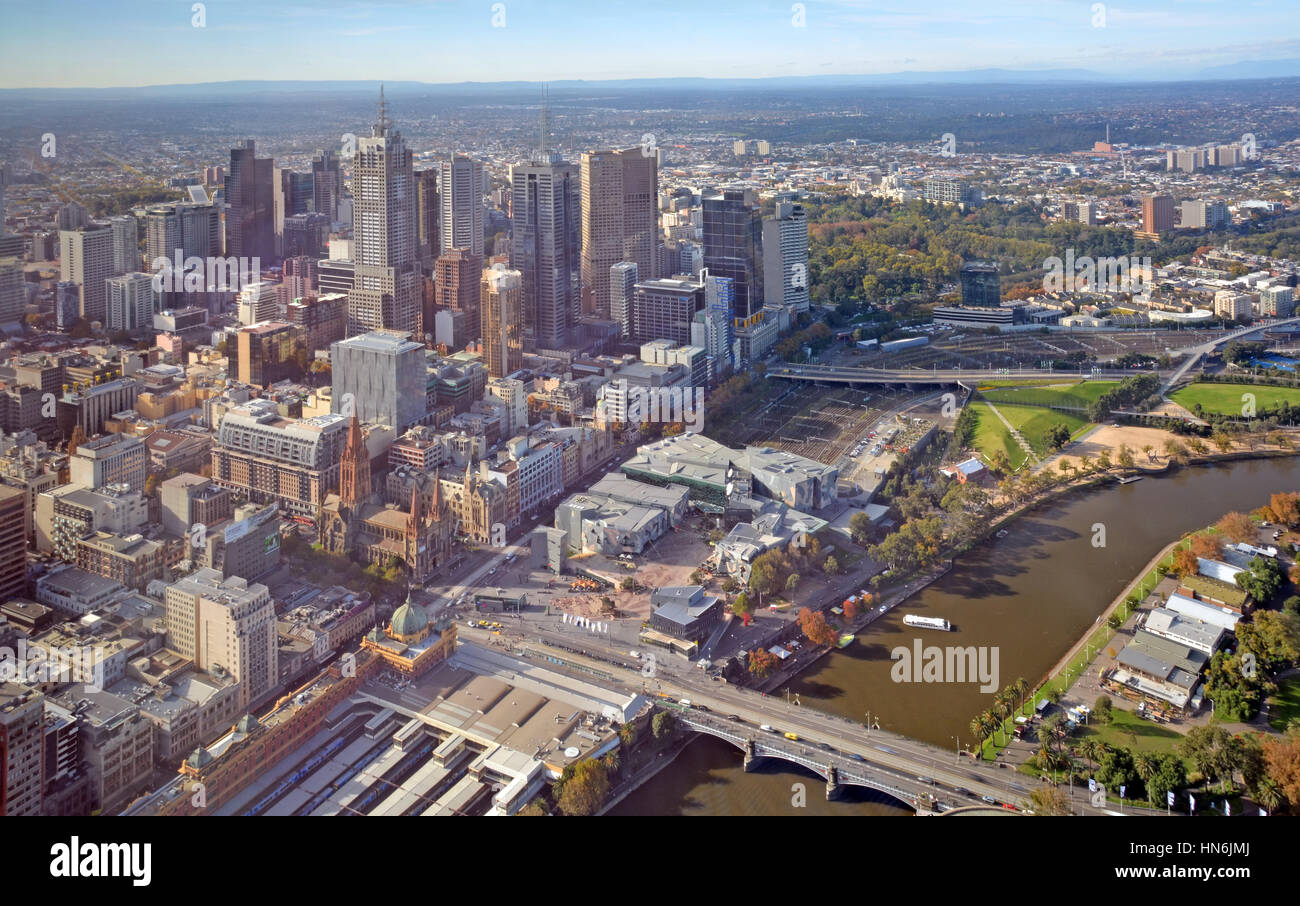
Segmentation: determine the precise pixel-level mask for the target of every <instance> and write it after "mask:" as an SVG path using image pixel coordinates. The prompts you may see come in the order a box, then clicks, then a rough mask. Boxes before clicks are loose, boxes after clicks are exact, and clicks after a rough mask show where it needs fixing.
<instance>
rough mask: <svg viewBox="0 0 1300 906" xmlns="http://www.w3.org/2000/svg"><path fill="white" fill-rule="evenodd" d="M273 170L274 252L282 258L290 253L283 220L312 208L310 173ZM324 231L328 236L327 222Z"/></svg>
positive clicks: (277, 168)
mask: <svg viewBox="0 0 1300 906" xmlns="http://www.w3.org/2000/svg"><path fill="white" fill-rule="evenodd" d="M274 172H275V176H274V179H273V180H272V186H271V188H272V191H271V201H272V209H273V211H274V215H273V222H274V231H275V254H276V256H277V257H280V258H283V257H284V256H285V255H289V254H292V253H291V252H290V251H289V250H288V249H287V248H286V247H285V240H284V222H285V220H287V219H288V218H290V217H293V216H294V215H296V214H306V213H308V212H309V211H311V209H312V203H313V193H312V175H311V174H310V173H295V172H293V171H292V170H284V169H281V168H280V167H276V168H275V171H274ZM325 233H326V235H327V236H328V234H329V224H328V223H327V224H326V225H325Z"/></svg>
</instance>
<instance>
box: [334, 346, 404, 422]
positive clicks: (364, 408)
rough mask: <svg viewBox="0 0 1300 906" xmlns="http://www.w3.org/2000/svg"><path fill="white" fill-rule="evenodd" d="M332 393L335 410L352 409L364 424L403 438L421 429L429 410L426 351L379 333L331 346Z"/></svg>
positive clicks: (344, 412) (345, 413)
mask: <svg viewBox="0 0 1300 906" xmlns="http://www.w3.org/2000/svg"><path fill="white" fill-rule="evenodd" d="M330 371H331V374H332V376H333V392H332V394H331V397H330V408H331V410H332V411H334V412H343V414H344V415H347V414H349V412H346V411H344V407H345V406H346V405H347V404H348V403H351V406H352V408H351V412H355V413H356V415H357V417H358V418H360V419H361V420H362V421H365V422H371V423H374V424H380V425H388V426H390V427H392V428H393V429H395V430H396V431H397V433H398V434H402V433H403V432H405V431H406V429H407V428H409V427H411V426H412V425H415V424H419V423H420V422H422V421H423V420H424V417H425V415H426V414H427V412H426V409H425V386H426V383H427V378H426V369H425V365H424V346H423V345H421V344H420V343H416V342H414V341H412V340H411V336H410V334H408V333H405V332H399V331H392V330H376V331H372V332H370V333H363V334H360V335H359V336H355V337H351V338H349V339H346V340H340V341H339V342H337V343H335V344H333V345H332V346H330Z"/></svg>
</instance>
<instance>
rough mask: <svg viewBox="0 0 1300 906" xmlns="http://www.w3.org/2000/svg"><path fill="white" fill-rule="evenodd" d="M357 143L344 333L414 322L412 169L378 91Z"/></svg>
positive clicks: (410, 326) (416, 273)
mask: <svg viewBox="0 0 1300 906" xmlns="http://www.w3.org/2000/svg"><path fill="white" fill-rule="evenodd" d="M370 131H371V134H370V136H369V137H367V138H362V139H361V140H360V141H359V142H358V143H357V145H358V147H357V156H356V158H355V160H354V161H353V166H352V258H353V262H354V264H355V266H356V271H355V276H354V278H353V282H352V291H351V292H350V293H349V294H348V335H349V336H351V335H353V334H357V333H364V332H366V331H369V330H378V329H380V328H391V329H393V330H405V331H408V332H412V333H413V332H415V331H416V330H418V329H419V324H420V259H419V254H418V251H417V249H416V243H415V173H414V170H413V168H412V157H411V151H410V149H408V148H407V147H406V142H405V141H404V140H403V139H402V134H401V133H400V132H398V131H397V129H395V128H394V127H393V124H392V121H391V120H389V119H388V105H387V104H386V103H385V101H384V91H383V88H382V87H381V88H380V90H379V119H378V121H377V122H375V123H374V125H373V126H372V127H371V130H370Z"/></svg>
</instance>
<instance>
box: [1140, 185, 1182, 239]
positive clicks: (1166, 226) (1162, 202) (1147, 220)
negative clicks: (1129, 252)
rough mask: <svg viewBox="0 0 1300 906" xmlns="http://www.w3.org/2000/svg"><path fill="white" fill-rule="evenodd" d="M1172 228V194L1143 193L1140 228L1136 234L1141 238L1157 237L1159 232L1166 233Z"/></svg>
mask: <svg viewBox="0 0 1300 906" xmlns="http://www.w3.org/2000/svg"><path fill="white" fill-rule="evenodd" d="M1173 228H1174V198H1173V196H1172V195H1144V196H1143V197H1142V229H1141V231H1140V232H1138V233H1137V234H1136V235H1137V236H1138V237H1140V238H1143V239H1159V238H1160V234H1161V233H1167V232H1169V231H1170V230H1172V229H1173Z"/></svg>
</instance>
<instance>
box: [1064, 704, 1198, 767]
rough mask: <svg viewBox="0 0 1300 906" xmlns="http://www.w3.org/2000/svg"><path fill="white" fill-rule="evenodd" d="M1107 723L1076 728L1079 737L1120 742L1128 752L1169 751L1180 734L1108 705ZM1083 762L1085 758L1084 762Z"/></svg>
mask: <svg viewBox="0 0 1300 906" xmlns="http://www.w3.org/2000/svg"><path fill="white" fill-rule="evenodd" d="M1110 713H1111V720H1110V722H1109V723H1105V724H1102V723H1096V722H1090V723H1088V724H1087V725H1086V726H1082V727H1079V729H1078V730H1077V731H1076V732H1077V735H1078V737H1079V739H1080V740H1083V739H1089V738H1092V739H1095V740H1097V741H1098V742H1104V743H1106V744H1107V745H1112V746H1117V747H1119V746H1122V747H1124V748H1126V749H1128V750H1129V751H1131V752H1134V753H1136V752H1173V751H1174V745H1175V744H1176V743H1177V742H1178V741H1179V740H1180V739H1182V738H1183V735H1182V734H1181V733H1179V732H1177V731H1176V730H1171V729H1169V727H1167V726H1165V725H1164V724H1158V723H1155V722H1153V721H1149V720H1143V719H1142V718H1140V717H1138V716H1137V715H1136V714H1134V713H1133V712H1131V711H1125V710H1124V709H1122V708H1112V709H1111V712H1110ZM1084 764H1085V766H1086V762H1085V763H1084Z"/></svg>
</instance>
